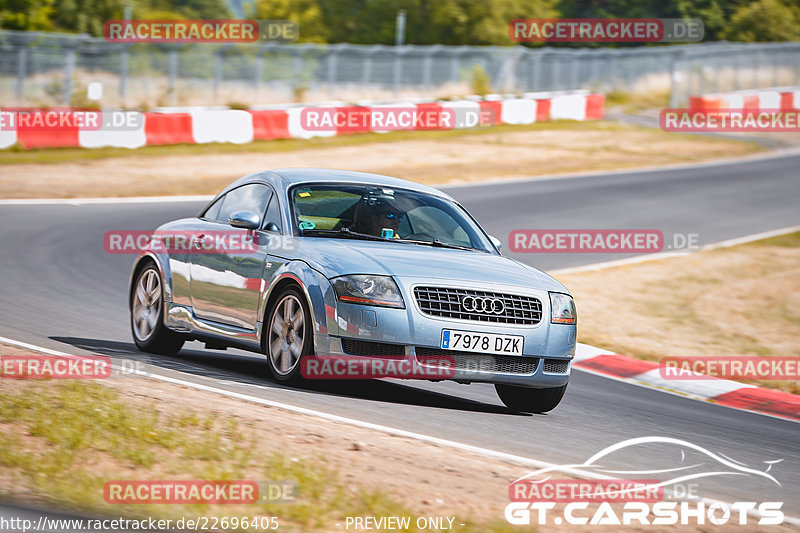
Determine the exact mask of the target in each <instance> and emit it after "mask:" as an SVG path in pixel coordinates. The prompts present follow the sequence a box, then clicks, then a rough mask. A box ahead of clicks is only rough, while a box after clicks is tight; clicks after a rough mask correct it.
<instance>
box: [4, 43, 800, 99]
mask: <svg viewBox="0 0 800 533" xmlns="http://www.w3.org/2000/svg"><path fill="white" fill-rule="evenodd" d="M482 73H485V74H486V75H487V76H488V80H489V84H490V87H485V88H486V89H489V90H491V91H495V92H506V93H511V92H527V91H561V90H576V89H585V90H592V91H603V92H608V91H624V92H649V93H653V94H661V95H666V93H669V94H670V105H671V106H672V107H677V106H680V105H685V104H686V102H687V101H688V97H689V95H691V94H701V93H706V92H715V91H730V90H743V89H756V88H763V87H771V86H780V85H798V84H800V43H767V44H760V43H759V44H739V43H724V42H720V43H698V44H687V45H671V46H639V47H622V48H614V49H612V48H583V49H564V48H550V47H541V48H526V47H523V46H509V47H476V46H443V45H432V46H417V45H405V46H384V45H352V44H331V45H320V44H278V43H261V44H148V43H141V44H118V43H109V42H106V41H105V40H104V39H101V38H90V37H89V36H86V35H66V34H54V33H37V32H17V31H9V30H0V103H3V104H5V105H10V104H13V105H64V104H70V103H71V104H73V105H75V104H77V103H80V102H84V100H85V95H86V86H87V85H88V84H89V83H91V82H99V83H101V84H102V85H103V89H104V90H103V97H102V99H101V102H102V103H103V105H110V106H124V107H136V108H145V109H147V108H151V107H155V106H164V105H234V107H235V106H236V105H238V104H242V105H260V104H270V103H279V102H290V101H301V100H304V99H305V100H313V101H320V100H326V99H327V100H331V99H342V100H346V101H358V100H361V99H381V98H392V99H397V98H404V97H428V98H430V97H445V96H456V95H462V94H472V93H474V92H475V89H476V87H475V86H474V83H475V76H476V74H478V75H480V74H482ZM84 103H85V102H84Z"/></svg>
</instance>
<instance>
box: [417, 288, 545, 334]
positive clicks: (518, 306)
mask: <svg viewBox="0 0 800 533" xmlns="http://www.w3.org/2000/svg"><path fill="white" fill-rule="evenodd" d="M414 296H415V297H416V299H417V304H418V305H419V308H420V310H421V311H422V313H423V314H426V315H430V316H438V317H445V318H458V319H461V320H475V321H477V322H495V323H501V324H524V325H533V324H538V323H539V322H540V321H541V320H542V302H541V301H540V300H539V299H538V298H534V297H533V296H519V295H516V294H502V293H499V292H487V291H474V290H468V289H453V288H449V287H415V288H414ZM466 296H474V297H477V298H496V299H499V300H501V301H502V302H503V312H502V313H500V314H492V313H481V312H474V311H467V310H465V309H464V308H463V307H462V304H461V301H462V299H463V298H464V297H466Z"/></svg>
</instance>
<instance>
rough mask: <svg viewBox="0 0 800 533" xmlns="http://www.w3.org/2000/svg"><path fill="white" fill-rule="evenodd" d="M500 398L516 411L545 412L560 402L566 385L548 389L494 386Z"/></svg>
mask: <svg viewBox="0 0 800 533" xmlns="http://www.w3.org/2000/svg"><path fill="white" fill-rule="evenodd" d="M494 388H495V390H496V391H497V395H498V396H499V397H500V400H502V402H503V403H504V404H505V405H506V407H508V408H509V409H511V410H512V411H516V412H518V413H546V412H548V411H552V410H553V409H555V408H556V406H557V405H558V404H559V403H560V402H561V398H563V397H564V392H565V391H566V390H567V386H566V385H563V386H561V387H553V388H550V389H529V388H526V387H517V386H514V385H500V384H497V385H495V386H494Z"/></svg>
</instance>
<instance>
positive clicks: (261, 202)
mask: <svg viewBox="0 0 800 533" xmlns="http://www.w3.org/2000/svg"><path fill="white" fill-rule="evenodd" d="M273 195H274V194H273V192H272V189H271V188H270V187H269V186H267V185H263V184H258V183H251V184H247V185H242V186H241V187H237V188H236V189H233V190H231V191H228V193H227V194H225V196H223V197H222V198H220V200H218V201H217V202H216V203H215V204H213V205H212V206H211V208H209V210H208V211H207V212H206V215H205V217H204V218H203V220H202V222H201V231H200V232H199V235H198V238H199V241H198V242H196V243H195V248H196V250H195V253H193V254H192V264H191V268H190V276H191V280H190V286H191V295H192V296H191V299H192V308H193V310H194V314H195V316H197V317H198V318H200V319H203V320H208V321H212V322H218V323H222V324H227V325H231V326H237V327H240V328H245V329H248V330H252V329H254V328H255V325H256V322H258V321H259V319H260V317H259V316H258V305H259V295H260V292H261V290H262V275H263V273H264V265H265V264H266V260H267V254H268V252H269V240H270V239H269V235H268V233H267V232H264V231H261V230H260V229H259V230H248V229H242V228H234V227H233V226H231V225H230V224H229V223H228V217H229V216H230V215H231V213H233V212H235V211H252V212H254V213H256V214H257V215H258V216H259V220H260V222H261V223H262V224H263V222H264V216H265V213H266V209H267V205H268V204H269V201H270V199H271V197H272V196H273ZM217 203H219V206H217ZM260 227H261V226H260Z"/></svg>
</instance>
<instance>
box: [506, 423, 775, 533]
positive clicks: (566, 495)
mask: <svg viewBox="0 0 800 533" xmlns="http://www.w3.org/2000/svg"><path fill="white" fill-rule="evenodd" d="M641 446H647V447H650V448H652V451H658V453H656V454H653V455H652V457H653V458H654V459H653V460H654V461H656V460H658V459H664V458H666V459H669V460H670V461H671V462H672V463H673V464H670V465H665V467H664V468H643V469H641V470H639V471H637V470H635V469H632V468H628V467H624V466H623V467H621V468H614V467H612V465H613V464H614V462H615V461H614V454H617V459H618V460H621V461H623V462H625V461H626V459H627V457H628V456H629V454H630V452H632V451H633V450H634V449H636V448H637V447H641ZM648 449H649V448H648ZM678 453H679V454H680V455H678ZM673 457H674V458H675V459H677V458H678V457H679V458H680V460H679V461H678V462H677V464H675V462H674V461H673ZM779 462H781V460H780V459H779V460H773V461H764V463H765V464H766V465H767V467H766V469H765V470H763V471H762V470H758V469H754V468H749V467H748V466H746V465H745V464H744V463H742V462H740V461H738V460H735V459H732V458H729V457H727V456H725V455H722V454H719V453H714V452H711V451H709V450H707V449H705V448H703V447H700V446H697V445H695V444H692V443H690V442H688V441H684V440H680V439H674V438H670V437H657V436H654V437H641V438H635V439H629V440H626V441H622V442H619V443H617V444H614V445H611V446H609V447H607V448H605V449H603V450H601V451H600V452H598V453H597V454H595V455H593V456H592V457H590V458H589V459H587V460H586V461H585V462H584V463H583V464H579V465H552V466H549V467H546V468H542V469H540V470H537V471H535V472H531V473H529V474H526V475H524V476H522V477H520V478H518V479H516V480H514V481H512V482H511V483H510V484H509V487H508V496H509V500H511V502H510V503H509V504H508V505H507V506H506V509H505V518H506V521H508V522H509V523H511V524H514V525H529V524H538V525H545V524H555V525H559V524H564V523H567V524H574V525H586V524H592V525H618V526H619V525H674V524H683V525H686V524H697V525H704V524H709V525H744V524H747V523H748V516H750V515H755V516H756V517H757V518H756V519H757V522H758V525H760V526H765V525H778V524H781V523H783V521H784V518H785V517H784V514H783V512H782V511H781V509H782V508H783V502H775V501H765V502H758V501H740V502H733V503H725V502H721V501H716V500H710V499H704V498H701V497H700V496H699V493H698V489H699V482H700V480H704V479H708V478H712V477H716V476H731V475H736V476H749V477H751V478H753V479H754V483H753V486H754V489H753V490H755V491H759V490H761V489H762V488H763V487H761V485H759V484H758V483H761V484H764V483H767V484H775V485H778V486H780V483H779V482H778V481H777V480H776V479H775V478H774V477H773V476H772V475H771V474H769V471H770V470H771V469H772V466H773V465H775V464H777V463H779ZM562 470H563V471H569V473H570V474H572V475H576V476H584V477H586V478H592V479H554V478H553V473H554V472H558V471H562ZM620 472H624V473H625V475H626V477H629V478H628V479H613V478H611V477H609V474H610V475H612V476H613V475H614V474H619V473H620ZM660 474H662V475H664V476H665V477H666V478H667V479H665V480H660V479H658V478H657V476H659V475H660ZM636 475H642V476H643V479H635V478H632V477H631V476H636ZM690 482H691V484H690ZM741 483H742V482H741V481H740V484H741ZM687 484H688V485H687ZM688 500H692V501H688Z"/></svg>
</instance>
